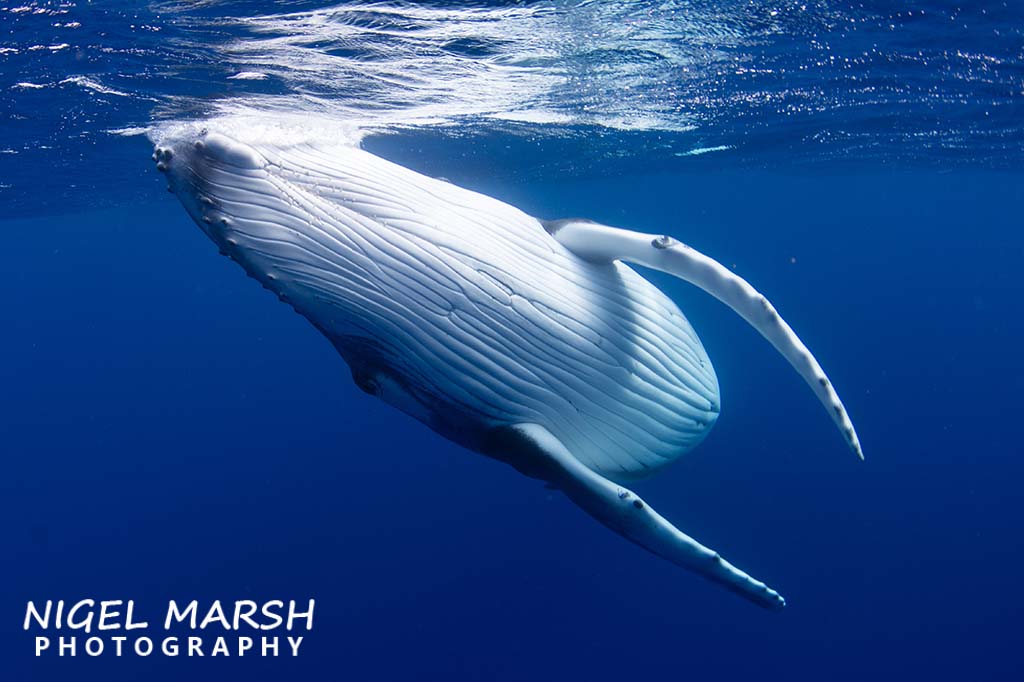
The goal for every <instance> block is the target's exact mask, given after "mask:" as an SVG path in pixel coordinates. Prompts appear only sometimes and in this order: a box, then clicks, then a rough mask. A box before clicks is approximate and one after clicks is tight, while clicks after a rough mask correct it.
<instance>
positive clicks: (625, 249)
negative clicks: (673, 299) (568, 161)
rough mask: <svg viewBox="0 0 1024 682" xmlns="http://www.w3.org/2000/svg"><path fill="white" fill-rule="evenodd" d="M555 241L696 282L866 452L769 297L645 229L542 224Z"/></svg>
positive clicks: (596, 257) (593, 256)
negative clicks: (762, 342)
mask: <svg viewBox="0 0 1024 682" xmlns="http://www.w3.org/2000/svg"><path fill="white" fill-rule="evenodd" d="M544 227H545V229H547V231H548V233H549V234H551V235H552V236H553V237H554V238H555V239H556V240H558V242H559V243H561V244H562V245H563V246H565V247H566V248H567V249H569V250H570V251H572V252H573V253H575V254H576V255H577V256H579V257H580V258H584V259H586V260H591V261H597V262H611V261H614V260H624V261H629V262H630V263H636V264H637V265H643V266H645V267H649V268H654V269H655V270H660V271H662V272H666V273H668V274H670V275H674V276H676V277H678V278H680V279H683V280H686V281H687V282H689V283H691V284H693V285H695V286H697V287H700V288H701V289H703V290H704V291H706V292H708V293H709V294H711V295H712V296H714V297H715V298H717V299H718V300H719V301H721V302H722V303H724V304H726V305H727V306H729V307H730V308H732V309H733V310H734V311H735V312H736V313H737V314H738V315H739V316H740V317H742V318H743V319H744V320H746V321H747V322H748V323H749V324H750V326H752V327H753V328H754V329H756V330H757V331H758V332H760V333H761V336H763V337H764V338H765V339H767V340H768V342H769V343H771V344H772V346H774V347H775V350H777V351H778V352H779V353H780V354H781V355H782V356H783V357H784V358H786V360H788V361H789V364H790V365H792V366H793V369H795V370H796V371H797V372H798V373H799V374H800V376H801V377H803V379H804V381H806V382H807V385H808V386H810V387H811V390H812V391H814V394H815V395H816V396H817V397H818V400H820V401H821V404H822V405H824V406H825V409H826V410H827V411H828V414H829V416H830V417H831V418H832V421H833V422H835V424H836V426H837V427H838V428H839V431H840V432H841V433H842V434H843V438H845V439H846V443H847V444H848V445H849V446H850V449H851V450H853V452H854V454H856V455H857V456H858V457H859V458H861V459H864V453H863V451H862V450H861V447H860V440H859V439H858V438H857V431H856V430H855V429H854V428H853V422H852V421H850V416H849V414H847V412H846V408H845V407H844V406H843V401H842V400H840V399H839V394H837V393H836V391H835V388H833V386H832V382H831V381H829V379H828V377H827V376H825V370H823V369H822V368H821V365H820V364H818V361H817V360H816V359H815V358H814V356H813V355H812V354H811V351H810V350H808V349H807V346H805V345H804V343H803V341H801V340H800V337H798V336H797V335H796V332H794V331H793V328H792V327H790V326H789V325H788V324H787V323H786V321H785V320H783V319H782V316H781V315H779V313H778V311H776V310H775V307H774V306H773V305H772V304H771V303H769V302H768V299H767V298H765V297H764V295H762V294H761V293H760V292H758V291H757V290H756V289H754V287H752V286H750V284H749V283H747V281H746V280H744V279H743V278H742V277H739V276H738V275H736V274H735V273H733V272H732V271H731V270H729V269H728V268H726V267H724V266H723V265H722V264H721V263H719V262H717V261H716V260H714V259H713V258H710V257H708V256H705V255H704V254H703V253H700V252H699V251H697V250H696V249H693V248H691V247H689V246H687V245H686V244H683V243H681V242H679V241H676V240H675V239H672V238H671V237H667V236H664V235H654V234H644V233H642V232H634V231H632V230H623V229H620V228H617V227H609V226H607V225H600V224H598V223H594V222H590V221H587V220H578V219H573V220H555V221H549V222H547V223H545V224H544Z"/></svg>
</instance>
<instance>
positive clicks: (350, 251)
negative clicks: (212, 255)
mask: <svg viewBox="0 0 1024 682" xmlns="http://www.w3.org/2000/svg"><path fill="white" fill-rule="evenodd" d="M204 125H205V127H203V126H201V125H199V124H197V125H184V126H177V127H175V128H172V129H168V130H166V131H164V132H163V133H161V134H159V135H157V136H156V149H155V151H154V153H153V159H154V160H155V161H156V165H157V169H158V170H160V171H161V172H163V173H164V174H165V175H166V177H167V180H168V189H169V190H170V191H171V192H173V193H174V194H176V195H177V197H178V198H179V199H180V201H181V203H182V205H183V206H184V207H185V209H186V211H187V212H188V214H189V215H190V216H191V217H192V218H193V219H194V220H195V222H196V223H197V224H198V225H199V227H200V228H201V229H202V231H203V232H204V233H205V234H206V235H207V236H208V237H209V238H210V239H211V240H213V242H214V243H216V244H217V246H218V247H219V248H220V250H221V252H222V253H224V254H226V255H228V256H230V257H231V259H233V260H234V261H236V262H237V263H239V264H240V265H241V266H242V267H243V268H244V269H245V272H246V273H247V274H248V275H250V276H251V277H253V278H255V279H256V280H258V281H259V282H260V283H261V284H262V285H263V286H264V287H266V288H267V289H270V290H271V291H273V292H274V293H276V294H277V296H278V297H279V298H280V299H281V300H282V301H284V302H286V303H288V304H289V305H291V306H292V307H293V308H294V309H295V310H296V311H297V312H299V313H300V314H302V315H303V316H304V317H306V318H307V319H308V320H309V321H310V322H311V323H312V324H313V325H314V326H315V327H316V328H317V329H319V330H320V331H321V332H322V333H323V334H324V335H325V336H326V337H327V338H328V339H329V340H330V342H331V343H332V344H333V345H334V347H335V348H336V349H337V351H338V353H339V354H340V355H341V356H342V358H343V359H344V360H345V361H346V362H347V363H348V365H349V367H350V369H351V371H352V377H353V379H354V380H355V382H356V384H357V385H358V386H359V387H360V388H361V389H362V390H364V391H365V392H367V393H369V394H372V395H374V396H377V397H379V398H381V399H383V400H384V401H386V402H387V403H389V404H390V405H393V406H394V407H397V408H398V409H400V410H402V411H403V412H405V413H407V414H409V415H411V416H413V417H415V418H416V419H419V420H421V421H422V422H424V423H425V424H427V425H428V426H429V427H431V428H432V429H434V430H435V431H437V432H438V433H440V434H441V435H443V436H445V437H446V438H448V439H450V440H452V441H454V442H456V443H458V444H460V445H462V446H465V447H466V448H469V449H470V450H473V451H476V452H478V453H481V454H484V455H487V456H489V457H492V458H495V459H498V460H500V461H503V462H506V463H508V464H510V465H512V466H513V467H515V468H516V469H517V470H519V471H520V472H522V473H523V474H525V475H527V476H530V477H533V478H537V479H541V480H543V481H546V482H548V483H549V484H550V485H551V486H552V487H554V488H557V489H559V490H561V491H562V492H564V493H565V495H566V496H568V497H569V499H571V500H572V501H573V502H574V503H576V504H577V505H578V506H579V507H581V508H582V509H583V510H585V511H586V512H588V513H589V514H590V515H591V516H593V517H594V518H596V519H597V520H599V521H600V522H601V523H603V524H605V525H606V526H607V527H609V528H611V529H612V530H614V531H616V532H618V533H620V534H621V535H623V536H624V537H626V538H628V539H629V540H631V541H633V542H635V543H636V544H638V545H640V546H642V547H644V548H646V549H647V550H649V551H651V552H653V553H655V554H658V555H660V556H662V557H664V558H666V559H668V560H669V561H671V562H673V563H675V564H678V565H680V566H683V567H685V568H688V569H690V570H692V571H695V572H696V573H698V574H700V575H703V576H705V577H707V578H709V579H711V580H714V581H716V582H718V583H720V584H722V585H724V586H725V587H727V588H729V589H731V590H733V591H735V592H737V593H739V594H741V595H743V596H745V597H747V598H749V599H751V600H753V601H754V602H756V603H758V604H760V605H762V606H766V607H768V608H781V607H782V606H784V605H785V600H784V599H783V598H782V596H781V595H779V594H778V593H777V592H776V591H775V590H773V589H771V588H770V587H768V586H767V585H765V584H764V583H763V582H761V581H759V580H756V579H754V578H753V577H751V576H749V575H748V574H746V573H745V572H743V571H741V570H740V569H738V568H736V567H735V566H733V565H732V564H730V563H729V562H727V561H726V560H725V559H724V558H723V557H722V556H721V555H719V554H718V553H717V552H715V551H714V550H711V549H708V548H707V547H705V546H703V545H701V544H700V543H699V542H697V541H696V540H694V539H693V538H691V537H689V536H688V535H686V534H684V533H683V532H682V531H680V530H679V529H678V528H676V527H675V526H673V525H672V524H671V523H670V522H669V521H667V520H666V519H665V518H663V517H662V516H660V515H659V514H658V513H657V512H656V511H654V509H653V508H652V507H651V506H650V504H648V503H647V502H646V501H645V500H643V499H642V498H640V497H639V496H638V495H637V494H636V493H634V492H633V491H632V490H630V489H629V488H628V487H626V484H628V483H629V482H630V481H633V480H636V479H640V478H643V477H645V476H649V475H651V474H653V473H655V472H657V471H658V470H660V469H661V468H663V467H665V466H666V465H667V464H669V463H671V462H672V461H673V460H675V459H676V458H678V457H679V456H680V455H682V454H683V453H685V452H687V451H689V450H691V449H692V448H694V447H695V446H696V445H697V444H699V443H700V442H701V441H702V440H703V439H704V437H705V436H706V435H707V434H708V431H709V430H710V429H711V427H712V426H713V425H714V423H715V420H716V419H717V417H718V414H719V409H720V400H719V387H718V380H717V378H716V376H715V372H714V369H713V368H712V365H711V361H710V360H709V359H708V356H707V353H706V352H705V350H704V347H703V346H702V344H701V342H700V339H699V338H698V337H697V335H696V333H695V332H694V330H693V328H692V327H691V326H690V324H689V322H688V321H687V319H686V317H685V316H684V315H683V313H682V312H681V311H680V310H679V308H678V307H677V306H676V305H675V304H674V303H673V302H672V301H671V300H670V299H669V298H668V297H667V296H666V295H665V294H664V293H663V292H662V291H661V290H660V289H658V288H657V287H655V286H654V285H653V284H651V283H650V282H649V281H648V280H646V279H645V278H643V277H642V276H641V275H640V274H639V273H637V272H636V271H635V270H633V268H632V267H630V266H629V265H628V264H627V262H628V263H634V264H637V265H641V266H645V267H650V268H654V269H657V270H661V271H664V272H666V273H670V274H672V275H675V276H677V277H680V278H682V279H684V280H686V281H688V282H691V283H692V284H694V285H696V286H697V287H699V288H701V289H703V290H704V291H706V292H708V293H709V294H711V295H712V296H714V297H716V298H718V299H719V300H721V301H722V302H723V303H725V304H726V305H727V306H729V307H730V308H732V309H733V310H734V311H736V312H737V313H738V314H739V315H740V316H742V317H743V319H745V320H746V321H747V322H748V323H749V324H750V325H751V326H753V327H754V328H755V329H756V330H757V331H758V332H760V333H761V334H762V335H763V336H764V337H765V338H766V339H767V340H768V341H769V342H770V343H771V344H772V345H773V346H774V347H775V348H776V349H777V350H778V351H779V352H780V353H781V354H782V355H783V356H784V357H785V358H786V359H787V360H788V361H789V363H790V364H791V365H792V366H793V368H794V369H795V370H796V371H797V372H798V373H799V374H800V375H801V376H802V377H803V378H804V380H805V381H806V382H807V384H808V385H809V386H810V387H811V389H812V390H813V391H814V393H815V394H816V395H817V397H818V398H819V400H820V401H821V402H822V403H823V405H824V406H825V408H826V409H827V410H828V413H829V415H830V416H831V418H832V420H833V421H834V422H835V424H836V425H837V427H838V428H839V431H840V433H841V434H842V436H843V438H844V439H845V441H846V443H847V444H848V446H849V447H850V448H851V449H852V450H853V451H854V453H856V454H857V455H858V456H860V457H862V454H861V447H860V443H859V441H858V439H857V434H856V431H855V430H854V427H853V424H852V423H851V421H850V418H849V416H848V414H847V412H846V409H845V408H844V407H843V403H842V401H841V400H840V399H839V396H838V395H837V394H836V391H835V389H834V388H833V386H832V383H831V382H830V381H829V380H828V378H827V377H826V375H825V373H824V371H823V370H822V368H821V366H820V365H819V364H818V362H817V361H816V360H815V358H814V356H813V355H812V354H811V353H810V351H808V349H807V347H806V346H805V345H804V344H803V343H802V342H801V341H800V339H799V338H798V337H797V335H796V334H795V333H794V332H793V330H792V329H791V328H790V327H789V325H788V324H786V322H785V321H784V320H783V319H782V318H781V317H780V316H779V314H778V312H777V311H776V310H775V308H774V307H773V306H772V305H771V303H769V302H768V300H767V299H766V298H765V297H764V296H763V295H761V294H760V293H758V292H757V291H756V290H755V289H754V288H753V287H751V286H750V285H749V284H748V283H747V282H745V281H744V280H743V279H741V278H740V277H738V276H736V275H735V274H733V273H732V272H731V271H730V270H728V269H727V268H725V267H723V266H722V265H720V264H719V263H717V262H716V261H714V260H712V259H711V258H709V257H707V256H705V255H703V254H701V253H699V252H697V251H696V250H694V249H692V248H690V247H688V246H686V245H685V244H683V243H681V242H679V241H677V240H675V239H673V238H672V237H669V236H666V235H655V234H643V233H639V232H634V231H630V230H625V229H620V228H615V227H610V226H606V225H600V224H598V223H594V222H592V221H588V220H583V219H567V220H554V221H544V220H540V219H538V218H535V217H533V216H530V215H527V214H526V213H524V212H522V211H520V210H518V209H516V208H514V207H513V206H510V205H508V204H506V203H503V202H501V201H498V200H496V199H493V198H491V197H488V196H485V195H482V194H479V193H477V192H473V191H470V190H467V189H463V188H460V187H457V186H455V185H453V184H451V183H449V182H446V181H443V180H438V179H434V178H430V177H427V176H424V175H421V174H419V173H416V172H414V171H412V170H409V169H407V168H404V167H402V166H399V165H397V164H394V163H391V162H389V161H387V160H385V159H382V158H380V157H377V156H375V155H373V154H370V153H369V152H366V151H364V150H362V149H360V148H359V147H358V146H355V145H351V146H347V145H340V144H339V145H334V146H332V147H330V148H325V147H323V146H322V145H315V144H309V143H306V142H302V141H290V142H289V141H273V140H272V139H269V138H267V139H260V138H259V137H258V136H257V137H255V138H254V136H252V135H245V134H244V131H242V130H240V129H238V128H237V127H232V126H231V125H228V124H224V125H221V126H220V127H217V126H216V125H214V124H213V123H212V122H208V123H207V124H204Z"/></svg>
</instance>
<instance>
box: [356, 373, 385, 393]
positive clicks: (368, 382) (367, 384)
mask: <svg viewBox="0 0 1024 682" xmlns="http://www.w3.org/2000/svg"><path fill="white" fill-rule="evenodd" d="M352 379H353V380H354V381H355V382H356V386H358V387H359V389H360V390H361V391H363V392H364V393H368V394H369V395H372V396H376V397H379V396H380V393H381V390H380V382H379V381H377V377H375V376H374V375H372V374H364V373H359V374H353V375H352Z"/></svg>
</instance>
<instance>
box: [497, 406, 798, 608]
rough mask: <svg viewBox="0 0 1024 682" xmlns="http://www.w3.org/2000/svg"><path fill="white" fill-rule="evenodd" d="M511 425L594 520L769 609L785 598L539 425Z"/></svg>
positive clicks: (556, 482) (542, 465) (536, 464)
mask: <svg viewBox="0 0 1024 682" xmlns="http://www.w3.org/2000/svg"><path fill="white" fill-rule="evenodd" d="M511 428H512V430H513V431H515V432H516V433H517V434H518V435H519V436H520V437H521V438H523V439H525V440H526V441H528V442H529V444H530V445H531V446H532V448H531V449H532V450H533V456H534V457H535V458H537V459H539V460H542V461H543V462H542V463H541V462H534V467H535V470H536V471H539V470H543V471H544V472H545V477H548V478H549V479H550V481H551V482H552V483H553V484H554V485H555V486H556V487H557V488H558V489H560V490H561V491H562V492H564V493H565V494H566V495H567V496H568V497H569V499H570V500H572V501H573V502H575V503H576V504H577V505H578V506H579V507H580V508H582V509H583V510H584V511H586V512H587V513H588V514H590V515H591V516H593V517H594V518H595V519H597V520H598V521H600V522H601V523H603V524H604V525H605V526H607V527H609V528H611V529H612V530H614V531H615V532H617V533H619V534H620V535H622V536H623V537H625V538H627V539H628V540H632V541H633V542H635V543H636V544H638V545H640V546H641V547H643V548H644V549H647V550H649V551H651V552H653V553H654V554H657V555H658V556H661V557H664V558H665V559H668V560H669V561H671V562H672V563H674V564H677V565H679V566H682V567H683V568H688V569H690V570H691V571H694V572H696V573H699V574H700V575H702V576H704V577H705V578H708V579H709V580H713V581H715V582H717V583H719V584H721V585H723V586H725V587H726V588H728V589H730V590H732V591H734V592H736V593H738V594H740V595H742V596H744V597H746V598H747V599H750V600H751V601H753V602H755V603H757V604H759V605H761V606H764V607H766V608H769V609H781V608H782V607H783V606H785V605H786V600H785V599H783V598H782V596H781V595H779V593H778V592H776V591H775V590H773V589H771V588H770V587H768V586H767V585H765V584H764V583H762V582H760V581H758V580H755V579H754V578H752V577H750V576H749V575H747V574H746V573H744V572H743V571H741V570H739V569H738V568H736V567H735V566H733V565H732V564H730V563H729V562H728V561H726V560H725V559H723V558H722V557H721V555H719V554H718V552H715V551H714V550H711V549H708V548H707V547H705V546H704V545H702V544H700V543H699V542H697V541H696V540H694V539H693V538H691V537H690V536H688V535H686V534H685V533H683V532H682V531H680V530H679V529H678V528H676V527H675V526H673V525H672V524H671V523H669V522H668V521H667V520H666V519H665V518H664V517H662V516H661V515H660V514H658V512H656V511H654V509H652V508H651V506H650V505H649V504H647V503H646V502H644V501H643V500H642V499H640V497H639V496H637V495H636V493H634V492H633V491H631V490H628V489H626V488H623V487H622V486H620V485H617V484H615V483H613V482H612V481H609V480H608V479H606V478H604V477H603V476H601V475H599V474H597V473H595V472H593V471H591V470H590V469H588V468H587V467H586V466H584V465H583V464H582V463H581V462H580V461H579V460H578V459H576V458H575V457H574V456H573V455H572V453H570V452H569V451H568V450H567V449H566V447H565V446H564V445H563V444H562V443H561V441H559V440H558V439H557V438H555V436H554V435H552V434H551V432H550V431H548V430H547V429H546V428H544V427H543V426H540V425H539V424H516V425H513V426H512V427H511Z"/></svg>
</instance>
